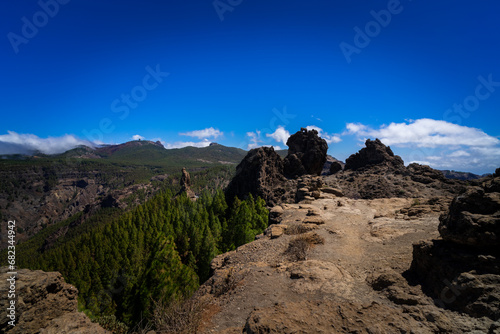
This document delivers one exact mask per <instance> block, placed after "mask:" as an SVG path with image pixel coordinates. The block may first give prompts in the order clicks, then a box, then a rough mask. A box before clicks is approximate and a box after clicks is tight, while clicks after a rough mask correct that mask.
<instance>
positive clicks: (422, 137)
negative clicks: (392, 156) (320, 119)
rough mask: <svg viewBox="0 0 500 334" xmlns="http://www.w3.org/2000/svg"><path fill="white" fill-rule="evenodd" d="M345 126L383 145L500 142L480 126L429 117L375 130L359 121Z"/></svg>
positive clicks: (352, 132)
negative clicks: (458, 123) (471, 126)
mask: <svg viewBox="0 0 500 334" xmlns="http://www.w3.org/2000/svg"><path fill="white" fill-rule="evenodd" d="M346 128H347V130H348V132H349V133H350V134H356V135H360V136H369V137H373V138H379V139H380V140H381V141H382V142H383V143H384V144H386V145H396V146H404V145H408V144H410V145H416V146H417V147H436V146H452V145H454V146H457V145H458V146H460V145H463V146H470V147H473V146H478V147H481V146H483V147H484V146H494V145H498V144H500V140H499V139H498V138H495V137H492V136H489V135H488V134H486V133H485V132H483V131H482V130H480V129H476V128H470V127H467V126H463V125H457V124H453V123H449V122H446V121H439V120H434V119H429V118H422V119H418V120H415V121H412V122H409V123H391V124H389V125H387V126H385V125H384V126H382V127H380V129H377V130H375V129H370V128H368V127H367V126H365V125H362V124H359V123H358V124H354V123H348V124H347V126H346Z"/></svg>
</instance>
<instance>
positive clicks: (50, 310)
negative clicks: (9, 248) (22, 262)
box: [0, 267, 109, 334]
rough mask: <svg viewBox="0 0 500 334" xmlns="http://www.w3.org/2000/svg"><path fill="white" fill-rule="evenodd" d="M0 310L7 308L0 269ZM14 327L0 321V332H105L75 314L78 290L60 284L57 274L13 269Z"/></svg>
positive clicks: (3, 271)
mask: <svg viewBox="0 0 500 334" xmlns="http://www.w3.org/2000/svg"><path fill="white" fill-rule="evenodd" d="M0 277H1V278H2V279H1V283H0V295H1V296H2V297H1V298H0V308H1V309H2V314H3V315H5V313H4V312H5V310H6V309H7V307H8V305H9V304H8V303H9V302H10V299H8V298H7V296H8V291H9V284H7V283H8V282H7V278H8V277H9V275H7V267H2V268H0ZM14 290H15V294H16V295H17V296H16V298H15V299H13V300H15V301H16V304H15V306H16V312H15V316H16V319H15V324H16V325H15V326H14V327H12V326H10V325H9V324H8V322H9V321H10V320H11V319H9V318H7V317H5V316H4V317H2V319H0V333H11V334H17V333H40V334H70V333H78V334H105V333H109V332H108V331H106V330H104V329H103V328H102V327H100V326H99V325H98V324H95V323H93V322H91V321H90V319H89V318H88V317H87V316H86V315H85V314H84V313H82V312H78V311H77V304H78V302H77V297H78V290H77V289H76V288H75V287H74V286H72V285H70V284H67V283H66V282H64V279H63V277H62V276H61V274H60V273H57V272H43V271H41V270H28V269H19V270H17V280H16V286H15V289H14Z"/></svg>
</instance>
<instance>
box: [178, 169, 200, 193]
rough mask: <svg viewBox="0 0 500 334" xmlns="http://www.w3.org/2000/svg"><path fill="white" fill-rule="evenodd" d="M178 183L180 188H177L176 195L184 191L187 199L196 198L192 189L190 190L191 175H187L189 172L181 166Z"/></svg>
mask: <svg viewBox="0 0 500 334" xmlns="http://www.w3.org/2000/svg"><path fill="white" fill-rule="evenodd" d="M180 183H181V190H179V193H178V194H177V196H179V195H180V194H182V193H186V195H187V197H188V198H189V199H191V200H196V194H195V193H194V191H192V190H191V176H190V175H189V172H188V171H187V170H186V168H182V176H181V181H180Z"/></svg>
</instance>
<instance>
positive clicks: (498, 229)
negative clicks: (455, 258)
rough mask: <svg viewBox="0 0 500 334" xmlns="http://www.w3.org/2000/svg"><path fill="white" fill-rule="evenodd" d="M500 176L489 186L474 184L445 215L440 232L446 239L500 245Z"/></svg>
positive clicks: (479, 245)
mask: <svg viewBox="0 0 500 334" xmlns="http://www.w3.org/2000/svg"><path fill="white" fill-rule="evenodd" d="M498 186H500V178H498V177H497V178H495V179H493V180H490V181H489V182H488V187H470V188H468V189H467V191H466V192H465V193H463V194H462V195H460V196H457V197H456V198H455V199H454V200H453V202H452V203H451V206H450V210H449V212H448V213H447V214H445V215H443V216H441V219H440V221H441V223H440V225H439V233H440V234H441V236H442V237H443V239H444V240H446V241H449V242H453V243H456V244H460V245H466V246H473V247H476V248H480V249H486V248H487V247H489V248H492V249H497V250H498V249H500V192H498V191H490V190H497V189H496V187H498Z"/></svg>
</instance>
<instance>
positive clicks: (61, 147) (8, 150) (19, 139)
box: [0, 131, 96, 154]
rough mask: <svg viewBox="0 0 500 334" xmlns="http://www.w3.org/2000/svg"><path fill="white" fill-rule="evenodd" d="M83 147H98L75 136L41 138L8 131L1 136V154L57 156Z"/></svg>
mask: <svg viewBox="0 0 500 334" xmlns="http://www.w3.org/2000/svg"><path fill="white" fill-rule="evenodd" d="M81 145H85V146H90V147H94V146H96V144H95V143H92V142H90V141H88V140H83V139H79V138H77V137H75V136H73V135H64V136H61V137H48V138H40V137H38V136H36V135H34V134H20V133H17V132H14V131H7V134H5V135H0V154H33V153H36V152H41V153H44V154H57V153H63V152H66V151H67V150H71V149H73V148H75V147H77V146H81Z"/></svg>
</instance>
